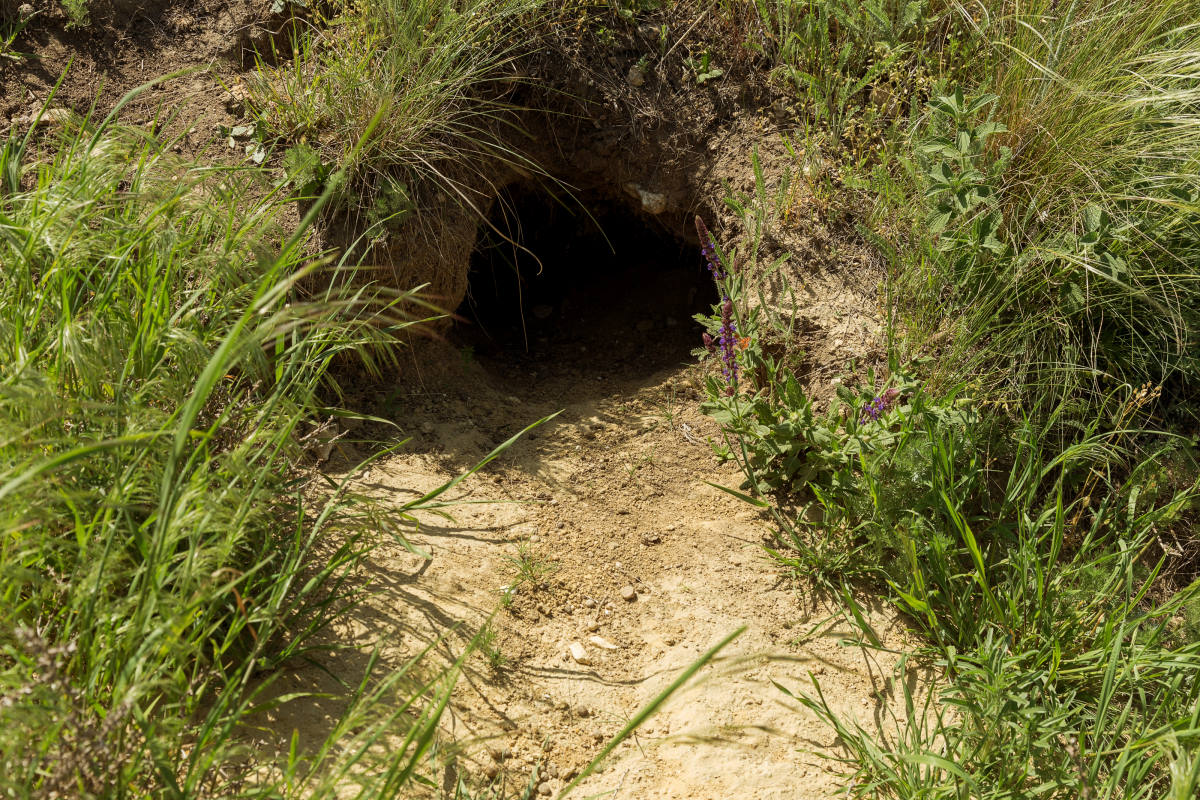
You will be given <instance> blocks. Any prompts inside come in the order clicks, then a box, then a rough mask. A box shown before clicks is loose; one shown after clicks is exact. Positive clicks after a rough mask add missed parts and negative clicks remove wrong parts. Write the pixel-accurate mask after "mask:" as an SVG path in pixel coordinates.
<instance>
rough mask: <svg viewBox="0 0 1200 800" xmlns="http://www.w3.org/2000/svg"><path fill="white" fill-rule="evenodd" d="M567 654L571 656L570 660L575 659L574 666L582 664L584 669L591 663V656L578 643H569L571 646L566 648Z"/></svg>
mask: <svg viewBox="0 0 1200 800" xmlns="http://www.w3.org/2000/svg"><path fill="white" fill-rule="evenodd" d="M567 652H568V653H570V654H571V658H573V659H575V663H576V664H583V665H584V666H585V667H586V666H590V665H591V663H592V658H591V656H589V655H588V652H587V650H586V649H585V648H584V646H583V645H582V644H580V643H579V642H571V646H570V647H568V648H567Z"/></svg>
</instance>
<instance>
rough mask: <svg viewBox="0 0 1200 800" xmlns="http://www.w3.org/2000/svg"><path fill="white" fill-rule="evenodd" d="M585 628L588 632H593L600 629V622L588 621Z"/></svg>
mask: <svg viewBox="0 0 1200 800" xmlns="http://www.w3.org/2000/svg"><path fill="white" fill-rule="evenodd" d="M587 629H588V633H595V632H596V631H598V630H600V623H599V622H596V621H595V620H592V621H591V622H589V623H588V626H587Z"/></svg>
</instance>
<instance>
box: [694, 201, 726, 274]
mask: <svg viewBox="0 0 1200 800" xmlns="http://www.w3.org/2000/svg"><path fill="white" fill-rule="evenodd" d="M696 234H697V235H698V236H699V237H700V252H701V253H703V254H704V260H705V261H707V262H708V271H709V272H711V273H712V276H713V280H714V281H717V282H718V283H719V282H721V281H723V280H725V271H724V270H723V269H721V261H720V259H718V258H717V247H716V245H714V244H713V239H712V234H710V233H709V232H708V226H707V225H705V224H704V220H702V219H701V218H700V215H699V214H697V215H696Z"/></svg>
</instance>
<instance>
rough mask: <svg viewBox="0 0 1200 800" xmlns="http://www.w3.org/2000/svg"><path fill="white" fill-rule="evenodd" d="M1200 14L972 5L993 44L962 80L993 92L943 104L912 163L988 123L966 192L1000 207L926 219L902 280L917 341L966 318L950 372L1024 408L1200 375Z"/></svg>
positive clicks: (1192, 8)
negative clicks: (977, 101)
mask: <svg viewBox="0 0 1200 800" xmlns="http://www.w3.org/2000/svg"><path fill="white" fill-rule="evenodd" d="M1196 12H1197V6H1196V4H1195V3H1194V2H1191V1H1190V0H1173V1H1172V2H1162V3H1154V4H1150V5H1145V6H1139V7H1138V8H1137V9H1130V8H1127V7H1125V6H1122V5H1120V4H1114V3H1106V2H1100V0H1081V1H1080V2H1073V3H1067V4H1061V3H1050V2H1034V3H1021V4H1016V3H1009V2H1005V1H1004V0H994V2H989V3H985V4H983V6H982V7H981V9H980V10H977V11H976V13H974V14H968V13H967V8H966V7H965V6H963V7H960V8H959V9H958V13H960V15H962V16H964V18H966V19H971V20H974V23H973V24H974V26H975V28H974V35H975V36H976V38H977V39H978V40H979V41H980V42H982V43H983V45H984V46H983V47H982V48H980V49H979V57H978V59H977V61H976V62H975V63H974V64H971V65H969V68H968V69H967V70H959V73H958V74H959V77H960V78H961V80H962V81H964V82H966V83H967V84H968V91H967V92H966V94H968V95H970V94H971V90H972V89H973V90H974V91H975V96H976V97H979V96H984V95H987V96H990V98H992V101H991V103H989V104H988V105H987V106H986V107H985V108H983V109H981V110H980V111H979V112H978V113H976V114H975V115H974V118H973V119H968V118H967V117H966V116H964V115H957V116H955V118H954V119H953V120H950V119H949V118H948V116H947V115H946V114H937V113H935V114H934V117H933V120H932V124H930V125H929V126H927V127H925V128H924V129H923V130H924V131H925V132H924V133H919V134H918V140H917V141H916V142H915V144H916V145H918V146H926V145H929V147H926V148H925V149H926V153H927V155H925V156H922V157H919V158H916V159H914V161H915V163H917V164H919V165H920V166H921V168H922V169H923V170H935V171H936V170H940V169H941V168H942V166H943V165H944V164H946V163H947V162H946V160H945V157H943V156H941V155H935V156H933V157H930V156H929V155H928V153H931V152H935V151H936V148H938V147H939V146H941V143H943V142H946V141H948V139H953V138H954V137H962V136H963V131H964V130H969V129H972V128H974V129H976V130H979V129H980V126H990V127H991V129H992V130H993V131H994V134H993V135H991V136H989V137H987V138H988V141H987V142H986V143H985V144H984V145H983V146H981V147H979V148H977V149H976V150H975V152H973V153H972V154H971V155H970V158H969V163H964V164H959V165H957V166H952V167H951V169H950V171H949V173H948V174H949V175H950V176H951V183H953V184H954V191H956V192H960V193H965V192H968V191H974V190H976V189H978V190H979V191H982V192H985V193H986V195H987V197H986V202H979V203H970V202H967V203H965V204H964V206H965V207H964V209H963V212H962V213H961V214H958V215H956V217H955V219H954V220H953V221H952V223H951V224H950V226H949V227H946V228H944V229H943V228H941V226H940V224H939V225H938V226H935V227H934V228H932V229H923V227H922V225H920V224H918V226H917V228H916V230H915V233H914V237H913V241H912V242H911V243H910V245H909V248H910V249H908V250H907V254H906V255H902V256H901V259H900V260H901V266H900V280H899V281H898V282H897V284H896V286H897V289H898V291H899V292H900V296H901V297H902V298H903V299H904V302H905V303H906V304H907V305H908V309H907V311H906V313H908V314H909V315H910V316H909V319H911V320H914V321H917V320H923V322H917V324H916V325H915V326H914V330H915V331H916V336H917V337H921V336H923V335H925V334H926V333H927V331H928V326H929V324H930V323H932V324H933V325H935V326H941V325H948V326H949V327H950V328H951V329H952V332H953V335H952V338H953V342H954V344H953V347H954V349H955V350H956V351H957V352H956V354H955V357H954V358H951V359H949V360H948V361H947V363H949V364H956V365H957V366H956V368H955V369H956V373H957V374H956V375H954V376H950V379H951V380H958V379H967V378H977V379H979V380H980V382H981V383H982V384H983V386H984V387H985V390H986V391H987V392H988V393H989V394H992V395H994V396H1001V397H1003V398H1004V399H1008V400H1010V401H1012V402H1017V403H1022V404H1026V403H1028V402H1029V401H1031V400H1032V399H1035V398H1038V397H1046V398H1048V400H1049V403H1050V405H1049V406H1047V407H1044V408H1043V409H1041V411H1040V412H1039V413H1045V412H1046V411H1048V410H1049V409H1051V408H1054V407H1055V406H1056V405H1057V403H1058V402H1061V401H1062V400H1064V399H1066V398H1068V397H1075V398H1077V399H1084V400H1085V402H1084V403H1083V405H1082V406H1081V414H1082V415H1083V416H1086V415H1087V414H1088V413H1089V409H1088V408H1087V406H1088V403H1089V402H1091V401H1090V400H1087V398H1088V397H1091V398H1092V399H1096V398H1099V397H1101V396H1103V394H1104V393H1105V392H1107V391H1108V390H1109V388H1111V387H1112V386H1115V385H1119V384H1120V383H1122V382H1124V383H1131V384H1140V383H1142V382H1144V381H1152V382H1154V383H1156V384H1163V383H1170V384H1172V385H1176V384H1182V385H1184V386H1191V385H1194V382H1195V380H1196V378H1197V377H1198V373H1197V364H1196V362H1195V358H1194V350H1195V347H1194V343H1195V337H1196V331H1197V328H1196V325H1197V321H1198V319H1200V318H1198V317H1197V307H1198V303H1197V296H1198V295H1197V292H1198V288H1200V287H1198V285H1197V278H1196V275H1195V270H1194V269H1192V268H1191V267H1190V265H1191V264H1193V263H1195V261H1196V258H1197V255H1198V254H1200V238H1198V231H1197V227H1196V226H1195V224H1194V219H1195V217H1196V214H1197V212H1198V210H1200V206H1198V203H1200V159H1197V157H1196V153H1197V152H1200V134H1198V133H1197V131H1198V130H1200V127H1198V126H1197V125H1196V120H1197V111H1196V109H1197V99H1198V95H1197V90H1196V86H1197V85H1198V81H1197V67H1196V63H1195V59H1194V53H1195V52H1196V50H1197V48H1198V47H1200V28H1197V26H1196V24H1195V19H1196ZM944 94H947V95H949V94H952V93H951V92H948V91H947V92H944ZM971 170H974V172H975V174H974V176H972V175H970V171H971ZM937 184H938V180H937V179H936V176H935V180H934V181H933V183H932V184H931V182H930V181H928V180H924V179H921V180H917V181H916V183H915V184H914V187H913V189H912V190H911V193H904V192H902V193H901V198H900V199H899V202H900V203H903V204H906V205H907V206H908V207H919V205H917V204H914V203H913V198H912V194H915V193H916V192H918V191H923V190H925V189H926V188H928V189H929V190H930V191H931V192H932V191H936V190H937V189H938V188H939V186H938V185H937ZM888 213H892V212H888ZM943 221H944V218H943ZM947 293H949V294H947ZM947 301H949V302H947ZM948 308H953V309H955V311H954V312H953V313H952V314H950V315H947V314H946V313H945V312H946V309H948ZM938 309H940V312H941V313H938ZM961 309H965V310H966V313H959V311H960V310H961ZM1106 381H1109V383H1108V384H1107V385H1106V383H1105V382H1106Z"/></svg>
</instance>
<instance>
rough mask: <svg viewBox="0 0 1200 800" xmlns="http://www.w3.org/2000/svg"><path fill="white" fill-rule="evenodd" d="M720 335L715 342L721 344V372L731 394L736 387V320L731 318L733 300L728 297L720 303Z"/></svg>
mask: <svg viewBox="0 0 1200 800" xmlns="http://www.w3.org/2000/svg"><path fill="white" fill-rule="evenodd" d="M720 333H721V336H720V338H719V339H717V344H719V345H720V346H721V361H722V362H724V365H725V366H724V367H723V368H722V370H721V374H722V375H724V376H725V380H726V381H727V382H728V383H729V389H728V393H729V394H731V395H732V394H733V393H734V391H735V390H736V389H737V382H738V363H737V351H736V350H735V349H734V347H735V346H736V345H737V322H735V321H734V319H733V301H732V300H730V299H729V298H728V297H726V298H725V302H723V303H722V304H721V331H720Z"/></svg>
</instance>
